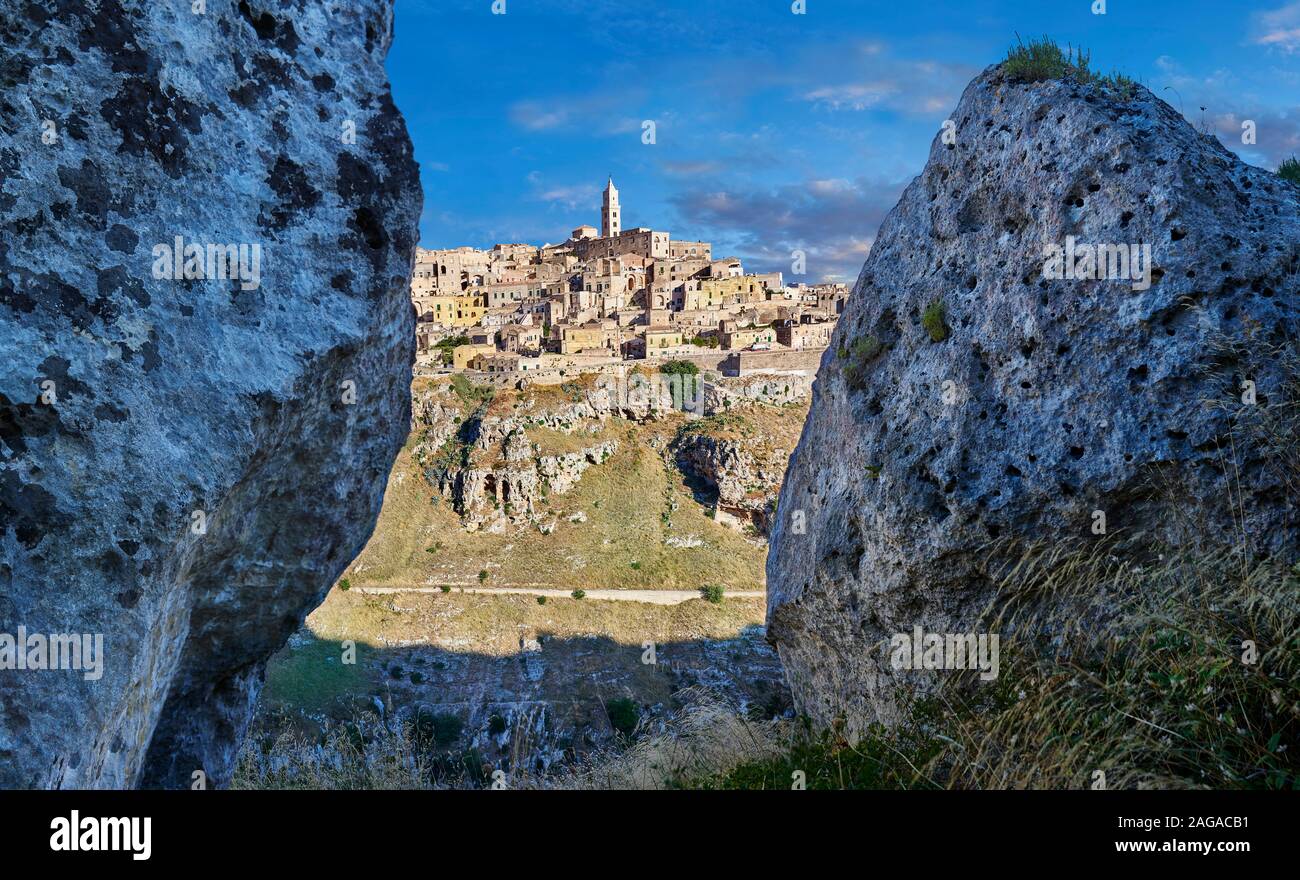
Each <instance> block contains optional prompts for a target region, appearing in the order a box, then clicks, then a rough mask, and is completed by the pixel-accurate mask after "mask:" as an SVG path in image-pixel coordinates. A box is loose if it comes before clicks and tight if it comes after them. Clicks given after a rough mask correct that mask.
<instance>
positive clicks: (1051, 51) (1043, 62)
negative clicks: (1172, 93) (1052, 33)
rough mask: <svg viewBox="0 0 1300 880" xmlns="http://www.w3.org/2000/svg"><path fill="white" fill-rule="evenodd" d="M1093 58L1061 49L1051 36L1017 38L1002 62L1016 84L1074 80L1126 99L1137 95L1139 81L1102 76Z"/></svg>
mask: <svg viewBox="0 0 1300 880" xmlns="http://www.w3.org/2000/svg"><path fill="white" fill-rule="evenodd" d="M1091 63H1092V55H1091V53H1089V52H1088V51H1087V50H1086V49H1083V48H1082V47H1080V48H1079V49H1075V48H1074V47H1072V46H1067V47H1066V48H1065V49H1062V48H1061V47H1060V46H1059V45H1057V44H1056V41H1055V40H1053V39H1052V38H1051V37H1042V38H1040V39H1037V40H1030V41H1029V44H1028V45H1026V44H1025V43H1023V42H1021V41H1020V40H1019V38H1017V41H1016V45H1014V46H1012V47H1011V48H1010V49H1009V50H1008V51H1007V57H1006V58H1005V59H1004V60H1003V62H1002V70H1003V72H1004V73H1005V74H1006V75H1007V76H1008V77H1009V78H1010V79H1011V80H1013V81H1015V82H1024V83H1034V82H1044V81H1046V80H1053V79H1059V80H1064V79H1068V80H1073V81H1074V82H1077V83H1080V84H1083V85H1088V84H1093V85H1098V86H1101V87H1103V88H1106V89H1109V90H1111V91H1113V92H1114V93H1115V94H1116V96H1117V97H1119V98H1121V99H1124V100H1127V99H1129V98H1132V97H1133V96H1134V95H1135V94H1136V93H1137V82H1136V81H1135V80H1133V79H1130V78H1129V77H1127V76H1125V75H1124V74H1122V73H1118V72H1115V73H1110V74H1099V73H1096V72H1095V71H1093V70H1092V69H1090V67H1089V65H1090V64H1091Z"/></svg>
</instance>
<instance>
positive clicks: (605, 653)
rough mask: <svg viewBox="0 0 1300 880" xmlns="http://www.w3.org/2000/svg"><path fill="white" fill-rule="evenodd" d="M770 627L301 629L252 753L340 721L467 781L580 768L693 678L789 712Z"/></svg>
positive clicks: (268, 698) (732, 697)
mask: <svg viewBox="0 0 1300 880" xmlns="http://www.w3.org/2000/svg"><path fill="white" fill-rule="evenodd" d="M764 635H765V634H764V629H763V627H761V626H758V625H750V626H747V627H745V628H744V629H743V630H742V631H741V632H740V633H739V634H738V635H737V636H735V637H733V638H729V639H716V640H715V639H695V640H686V641H674V642H667V643H662V644H657V645H655V646H654V647H653V650H652V649H650V648H649V647H648V646H642V645H635V644H623V643H620V642H618V641H616V640H614V639H612V638H609V637H607V636H558V635H554V634H552V633H548V632H545V631H538V633H537V635H536V637H535V638H534V637H531V636H529V637H525V638H521V639H520V643H519V645H518V646H517V649H516V650H514V651H513V652H508V653H503V654H491V653H485V652H482V651H469V650H465V651H460V650H454V649H449V648H445V647H440V646H435V645H424V644H411V645H391V646H386V647H374V646H372V645H367V644H364V643H360V642H356V643H348V642H344V641H335V640H330V639H320V638H317V637H315V636H314V635H312V634H311V633H310V632H309V631H308V630H307V629H306V628H305V627H304V628H303V629H302V630H301V631H300V632H299V633H298V634H296V635H295V636H294V638H293V639H292V640H291V641H290V644H289V645H288V646H286V648H285V649H284V650H283V651H281V652H280V653H279V654H277V655H276V656H275V657H274V658H273V659H272V661H271V664H270V666H269V668H268V673H267V684H266V688H265V690H264V691H263V694H262V698H261V701H260V703H259V707H258V715H257V718H256V720H255V722H254V724H253V726H252V729H251V730H250V742H249V743H248V745H247V746H246V748H245V752H246V756H245V757H246V758H248V757H249V754H251V755H252V756H253V760H254V761H255V762H257V761H263V762H266V761H273V759H271V758H270V757H269V756H271V755H272V754H273V752H274V749H273V743H274V742H275V741H276V740H277V738H281V739H282V738H284V737H286V736H288V737H289V738H291V739H293V740H294V741H296V742H299V743H307V744H312V743H315V744H316V752H317V753H319V752H321V751H322V748H323V747H324V746H325V744H326V743H328V742H329V741H330V740H331V735H332V734H337V733H338V732H339V731H340V730H341V731H345V732H346V735H347V736H348V737H349V738H350V739H351V740H352V741H354V742H355V743H356V745H357V746H358V748H360V749H362V750H363V751H364V750H365V749H366V747H367V746H368V745H369V744H370V743H371V742H373V741H374V740H375V739H376V737H377V736H382V735H383V734H384V733H385V732H386V733H393V732H397V731H400V732H402V735H413V736H414V737H415V739H416V740H418V741H419V742H420V744H421V748H422V749H423V750H424V751H425V753H426V754H428V755H433V756H435V760H434V762H433V765H434V766H435V768H436V769H435V773H436V772H439V769H440V770H441V771H446V772H447V773H450V774H451V775H452V776H455V777H456V778H457V780H458V782H459V783H460V784H465V783H466V782H468V783H469V784H471V785H476V784H481V783H483V782H484V781H486V780H488V779H489V778H490V774H491V772H492V771H493V770H495V769H500V770H503V771H506V772H510V771H512V770H515V769H520V770H526V771H527V772H529V773H547V772H553V771H556V770H559V769H564V768H573V767H575V766H577V765H579V764H581V763H583V762H584V761H585V760H586V759H587V758H588V757H590V756H591V755H592V754H594V753H596V752H606V751H609V750H611V749H618V748H622V747H624V746H626V745H628V744H630V743H631V742H633V741H635V740H636V739H638V738H640V737H642V736H645V735H647V734H654V733H659V732H662V731H663V730H664V729H665V727H666V724H667V722H668V721H669V720H670V718H671V717H672V715H673V714H674V713H675V712H677V711H678V710H681V709H682V708H683V707H684V705H685V700H684V699H683V692H684V691H687V690H688V689H689V690H692V692H699V691H700V690H703V691H705V692H707V693H708V694H709V695H710V698H711V699H715V700H716V701H717V702H720V703H723V704H725V705H727V706H728V707H730V708H732V709H733V710H734V711H735V712H737V713H738V714H740V715H742V716H744V717H747V718H750V719H754V720H762V719H767V718H772V717H776V716H781V715H785V714H788V713H789V712H790V711H791V701H790V694H789V691H788V689H787V687H786V685H785V682H784V679H783V676H782V672H781V665H780V661H779V659H778V658H777V655H776V652H775V650H774V649H773V648H772V647H771V646H770V645H768V644H767V642H766V641H765V637H764ZM349 652H352V653H351V654H350V653H349ZM345 659H351V660H353V661H354V662H350V663H349V662H345ZM367 761H369V759H368V758H367ZM467 768H469V770H470V772H466V770H467ZM263 769H264V770H266V769H276V768H275V767H272V766H271V765H270V764H267V766H266V767H263ZM433 781H435V782H436V781H437V780H433Z"/></svg>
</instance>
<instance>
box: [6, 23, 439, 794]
mask: <svg viewBox="0 0 1300 880" xmlns="http://www.w3.org/2000/svg"><path fill="white" fill-rule="evenodd" d="M391 31H392V10H391V4H390V3H389V2H388V0H354V2H350V3H345V4H325V3H320V2H315V0H299V2H295V3H281V2H275V0H246V2H239V3H235V2H229V0H209V2H208V3H207V6H206V10H205V11H204V12H203V13H202V14H196V13H194V12H192V11H191V8H190V4H189V3H180V4H171V3H146V2H126V0H104V2H100V3H97V4H90V5H79V4H60V5H59V6H58V11H57V12H52V11H50V9H49V5H48V4H44V5H43V4H23V3H13V2H6V3H0V32H3V33H4V41H5V60H4V80H5V86H4V101H3V102H0V113H3V116H4V125H3V126H0V214H2V215H3V229H4V232H3V235H2V237H0V347H2V348H3V350H4V353H5V354H4V357H3V359H0V634H7V635H14V634H16V633H18V632H20V631H21V630H25V632H26V633H27V634H29V635H31V634H46V635H49V634H83V633H84V634H88V635H90V636H102V645H103V653H102V656H101V657H100V658H99V659H101V660H102V669H98V670H86V671H85V672H84V673H83V672H82V671H78V670H75V669H33V668H30V665H29V666H28V668H26V669H18V670H14V669H13V668H12V666H13V657H12V654H10V656H9V658H8V660H7V661H6V658H5V657H4V644H3V643H4V640H3V638H0V663H5V662H8V663H9V668H7V669H6V671H3V672H2V673H0V786H4V787H65V788H67V787H123V786H132V785H144V786H164V787H179V786H185V787H190V786H191V785H192V784H194V783H195V781H196V780H199V779H205V780H206V784H207V785H209V786H220V785H223V784H225V783H226V782H227V781H228V779H229V774H230V770H231V764H232V760H233V758H234V755H235V752H236V748H237V746H238V743H239V740H240V738H241V736H242V735H243V732H244V730H245V728H246V726H247V723H248V720H249V716H250V714H251V711H252V706H253V704H254V701H255V700H256V698H257V694H258V691H259V689H260V686H261V680H262V676H263V669H264V665H265V661H266V659H267V657H268V656H269V655H270V654H271V653H272V652H274V651H276V650H277V649H278V648H280V646H281V645H283V644H284V642H285V640H286V639H287V638H288V636H289V635H290V633H292V632H293V631H294V630H295V628H296V627H297V626H298V625H299V623H300V622H301V621H302V619H303V617H304V615H305V614H306V613H307V612H308V611H310V610H311V609H312V608H313V607H315V606H316V605H317V604H318V603H319V602H320V600H321V598H322V597H323V596H324V594H325V592H326V590H327V589H328V588H329V586H330V584H331V583H332V582H333V581H334V579H335V578H336V577H337V576H338V574H339V573H340V572H341V571H342V570H343V568H344V566H346V565H347V564H348V563H349V562H350V561H351V560H352V558H353V557H354V556H355V555H356V553H357V552H358V551H359V550H360V549H361V547H362V546H363V544H364V543H365V541H366V539H367V537H368V536H369V535H370V532H371V530H372V528H373V526H374V523H375V519H376V516H377V515H378V512H379V507H380V501H381V498H382V492H383V488H384V483H385V478H386V477H387V475H388V471H389V468H390V466H391V464H392V461H393V458H394V456H395V455H396V453H397V451H398V449H399V448H400V445H401V443H402V441H403V438H404V436H405V434H406V427H407V423H408V420H409V406H410V395H409V390H408V382H409V376H410V365H411V363H412V361H413V359H414V344H413V340H414V333H413V329H414V328H413V315H412V309H411V305H410V301H409V298H408V294H407V285H408V280H409V274H410V267H411V258H412V252H413V249H414V246H415V243H416V223H417V220H418V217H419V213H420V203H421V196H420V191H419V185H418V180H417V169H416V166H415V163H414V162H413V160H412V151H411V144H410V142H409V140H408V138H407V135H406V130H405V127H404V125H403V123H402V120H401V118H400V116H399V115H398V113H397V111H396V109H395V108H394V106H393V103H392V100H391V97H390V95H389V89H388V85H387V82H386V78H385V74H384V69H383V63H384V56H385V53H386V51H387V49H388V45H389V41H390V38H391ZM91 644H93V639H92V640H91ZM65 659H67V658H65ZM88 660H89V658H88V657H87V656H85V655H83V657H82V658H81V661H82V663H83V664H85V663H87V662H88Z"/></svg>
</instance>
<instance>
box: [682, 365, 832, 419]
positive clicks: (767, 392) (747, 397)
mask: <svg viewBox="0 0 1300 880" xmlns="http://www.w3.org/2000/svg"><path fill="white" fill-rule="evenodd" d="M812 384H813V379H812V376H811V375H809V374H808V373H755V374H753V375H750V376H740V377H735V376H728V377H722V378H718V379H711V380H708V381H706V382H705V383H704V393H703V409H704V415H706V416H711V415H714V414H716V413H720V412H726V411H727V410H729V409H731V408H732V407H736V406H744V405H745V404H748V403H754V402H758V403H765V404H768V405H769V406H784V405H787V404H796V403H802V402H803V401H805V400H807V399H808V396H809V395H810V394H811V393H812Z"/></svg>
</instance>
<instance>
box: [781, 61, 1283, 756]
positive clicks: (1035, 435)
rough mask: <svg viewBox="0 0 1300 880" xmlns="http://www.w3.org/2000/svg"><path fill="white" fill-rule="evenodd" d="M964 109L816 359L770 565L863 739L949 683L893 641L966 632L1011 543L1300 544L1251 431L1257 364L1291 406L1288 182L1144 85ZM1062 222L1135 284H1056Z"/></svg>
mask: <svg viewBox="0 0 1300 880" xmlns="http://www.w3.org/2000/svg"><path fill="white" fill-rule="evenodd" d="M952 119H953V120H954V122H955V123H956V142H955V143H954V144H951V145H949V144H946V143H944V140H943V138H942V137H941V136H936V138H935V141H934V143H933V145H932V148H931V151H930V156H929V161H928V163H927V165H926V167H925V170H924V172H923V173H922V174H921V175H920V176H919V177H918V178H917V179H916V180H915V181H913V182H912V183H911V185H910V186H908V188H907V189H906V191H905V192H904V194H903V196H902V198H901V200H900V201H899V203H898V205H897V206H896V207H895V208H894V209H893V211H892V212H891V213H890V214H889V216H888V217H887V218H886V220H885V221H884V223H883V224H882V226H881V228H880V230H879V233H878V236H877V239H876V241H875V244H874V246H873V248H872V251H871V254H870V256H869V258H868V259H867V261H866V264H865V265H864V266H863V269H862V272H861V274H860V276H859V278H858V281H857V284H856V285H855V287H854V290H853V292H852V294H851V297H850V299H849V302H848V303H847V309H846V311H845V314H844V316H843V319H842V320H841V322H840V324H839V326H838V328H837V330H836V336H835V339H834V342H833V345H832V347H831V348H830V349H829V350H828V351H827V353H826V355H825V356H824V358H823V361H822V364H821V368H820V371H819V374H818V378H817V382H816V386H815V390H814V396H813V403H812V409H811V413H810V415H809V419H808V422H807V425H806V427H805V429H804V432H803V435H802V438H801V440H800V443H799V445H798V447H797V449H796V451H795V453H794V455H793V457H792V462H791V466H790V469H789V471H788V473H787V475H786V480H785V483H784V485H783V489H782V492H781V497H780V502H779V514H778V516H777V521H776V524H775V526H774V530H773V533H772V544H771V551H770V554H769V557H768V564H767V580H768V589H769V599H768V624H769V633H770V638H772V640H773V641H774V642H775V643H776V645H777V646H778V648H779V651H780V654H781V658H782V661H783V663H784V665H785V668H786V671H787V674H788V676H789V679H790V682H791V685H792V689H793V691H794V694H795V698H796V701H797V702H798V704H799V706H800V708H801V709H802V710H803V711H806V712H808V713H809V714H810V715H811V716H812V717H813V718H814V719H816V720H817V721H819V722H820V723H822V724H832V723H834V722H836V721H837V720H840V721H842V722H843V723H844V726H845V727H844V729H845V731H846V733H847V734H848V735H850V736H858V735H860V734H861V732H862V730H863V728H864V726H865V725H867V724H869V723H871V722H873V721H882V722H884V723H887V724H889V723H895V722H897V721H898V720H899V718H900V699H899V697H900V695H901V693H903V692H905V693H906V694H907V695H909V696H910V695H912V694H916V693H918V692H921V693H924V692H926V691H929V690H932V689H933V687H934V686H935V685H936V683H937V681H938V676H939V675H942V674H943V673H941V672H940V673H926V674H924V675H922V674H917V673H913V672H910V671H909V672H907V673H906V678H904V677H903V675H901V674H900V675H896V674H895V670H893V669H892V668H891V667H892V664H891V663H890V662H889V651H888V647H889V642H890V638H891V636H892V635H894V634H897V633H911V632H912V631H913V627H914V626H915V625H918V624H919V625H921V626H922V627H923V628H924V631H926V632H934V633H965V632H971V631H972V629H971V627H972V626H973V625H974V621H975V620H976V618H977V615H978V614H979V612H980V611H981V609H982V608H983V607H984V606H985V604H986V603H987V602H988V601H989V599H990V598H991V592H992V590H993V589H994V587H993V586H992V585H993V583H994V582H995V579H994V577H993V576H992V575H993V573H996V572H997V571H999V570H1000V565H1001V564H1002V563H1005V562H1007V561H1009V560H1010V559H1011V558H1014V556H1015V554H1016V553H1018V552H1019V550H1020V549H1023V545H1024V543H1025V541H1026V540H1031V539H1038V540H1040V541H1043V542H1047V543H1048V544H1049V545H1052V546H1058V547H1059V546H1065V545H1067V544H1072V543H1077V544H1079V545H1080V546H1082V547H1087V546H1088V544H1089V542H1092V541H1096V540H1100V538H1099V537H1098V536H1097V535H1094V534H1093V530H1092V526H1093V524H1094V523H1095V522H1096V519H1095V518H1094V516H1093V512H1094V511H1098V510H1100V511H1103V512H1104V513H1105V516H1106V518H1107V536H1109V537H1108V540H1115V541H1116V542H1117V544H1116V547H1117V552H1120V551H1121V550H1123V551H1124V552H1130V553H1133V554H1136V555H1137V556H1138V558H1140V553H1141V552H1142V551H1143V550H1144V549H1145V550H1146V551H1147V552H1151V551H1154V550H1156V549H1158V548H1160V547H1162V546H1164V547H1170V548H1188V547H1191V548H1200V547H1213V546H1215V545H1223V546H1227V545H1238V544H1242V543H1244V544H1245V545H1246V547H1247V549H1248V550H1249V551H1250V552H1254V553H1259V554H1273V555H1277V554H1281V555H1283V556H1288V557H1289V558H1291V559H1294V556H1295V554H1296V552H1297V547H1298V546H1300V541H1297V538H1300V526H1298V519H1297V517H1298V512H1297V510H1296V509H1295V506H1294V504H1293V500H1294V499H1293V498H1292V497H1291V495H1290V494H1289V493H1288V492H1287V491H1286V486H1285V484H1284V482H1283V476H1282V474H1281V473H1280V471H1279V469H1278V468H1276V467H1274V466H1273V465H1272V464H1271V463H1270V461H1271V459H1270V454H1269V452H1268V450H1267V448H1266V447H1265V445H1264V444H1262V443H1259V442H1254V441H1252V435H1251V433H1250V432H1249V431H1246V430H1240V429H1242V428H1243V427H1245V426H1246V424H1247V423H1249V422H1250V421H1252V419H1253V418H1254V417H1255V415H1256V414H1258V413H1260V412H1263V410H1261V409H1254V410H1252V409H1251V405H1249V404H1246V403H1244V402H1243V394H1244V390H1245V389H1244V388H1243V383H1244V382H1246V381H1247V380H1249V381H1253V382H1254V383H1255V385H1256V389H1257V394H1258V401H1257V404H1255V405H1256V406H1258V407H1268V406H1280V405H1285V404H1286V403H1287V394H1288V392H1287V390H1286V379H1285V373H1286V368H1285V360H1286V357H1285V354H1284V350H1285V349H1286V348H1287V347H1291V350H1292V352H1293V355H1292V356H1294V342H1295V340H1296V338H1297V336H1298V335H1300V332H1298V331H1300V294H1298V289H1300V188H1297V187H1295V186H1294V185H1291V184H1289V183H1287V182H1285V181H1283V180H1282V179H1280V178H1279V177H1277V176H1276V175H1274V174H1272V173H1270V172H1268V171H1266V170H1263V169H1260V168H1255V167H1251V166H1249V165H1246V164H1243V163H1242V162H1241V161H1239V160H1238V159H1237V158H1236V157H1235V156H1234V155H1232V154H1231V153H1229V152H1228V151H1227V150H1226V149H1224V148H1223V147H1222V146H1221V145H1220V144H1219V143H1218V142H1217V141H1215V140H1214V139H1213V138H1212V137H1209V136H1206V135H1202V134H1200V133H1198V132H1197V131H1195V130H1194V129H1193V128H1192V126H1190V125H1189V124H1188V123H1187V122H1186V121H1185V120H1184V119H1183V118H1182V117H1181V116H1179V114H1178V113H1176V112H1175V111H1174V110H1173V109H1172V108H1170V107H1169V106H1168V105H1166V104H1165V103H1164V102H1162V101H1160V100H1159V99H1157V98H1156V97H1155V96H1154V95H1152V94H1151V93H1150V92H1148V91H1147V90H1145V89H1142V88H1140V87H1139V88H1138V89H1137V90H1136V94H1135V96H1133V97H1131V98H1129V99H1127V100H1126V99H1124V98H1123V97H1122V96H1120V95H1117V94H1116V93H1114V92H1113V91H1109V90H1107V89H1104V88H1103V87H1100V86H1095V85H1094V86H1082V85H1077V84H1072V83H1069V82H1064V81H1051V82H1042V83H1037V84H1032V85H1027V84H1017V83H1012V82H1009V81H1007V80H1005V79H1004V77H1003V75H1002V73H1001V72H1000V70H999V69H998V68H990V69H989V70H987V71H985V72H984V73H983V74H982V75H980V76H979V77H977V78H976V79H975V80H974V81H973V82H972V83H971V84H970V85H969V86H968V87H967V89H966V91H965V93H964V95H963V97H962V99H961V102H960V104H959V106H958V107H957V109H956V111H955V112H954V113H953V114H952ZM1068 236H1074V237H1075V238H1076V240H1077V242H1078V243H1080V244H1093V245H1096V244H1121V243H1125V244H1127V243H1134V244H1141V243H1148V244H1150V246H1151V253H1152V258H1153V261H1154V267H1155V270H1154V272H1153V273H1152V278H1151V282H1152V283H1151V284H1150V287H1149V288H1147V289H1135V288H1134V285H1133V284H1132V283H1131V282H1130V281H1127V280H1114V279H1112V280H1066V279H1059V280H1058V279H1048V278H1045V277H1044V264H1045V253H1046V251H1045V247H1046V246H1047V245H1050V244H1056V245H1058V246H1061V247H1064V246H1065V245H1066V240H1067V237H1068ZM1139 286H1141V282H1140V280H1139ZM935 300H940V301H941V302H942V303H943V310H944V320H943V322H942V324H940V323H935V322H932V324H933V326H934V328H935V330H936V331H937V332H936V334H935V335H937V336H940V337H943V336H944V325H946V328H947V335H946V338H942V341H934V340H933V338H932V336H931V334H930V333H929V332H927V329H926V327H925V326H924V325H923V316H924V313H925V311H926V309H927V307H929V306H930V305H931V304H932V303H933V302H934V301H935ZM1279 349H1282V350H1281V351H1280V350H1279ZM1291 402H1292V403H1294V401H1291ZM1126 535H1127V536H1130V540H1129V541H1128V543H1127V544H1126V543H1125V540H1124V537H1125V536H1126ZM1017 539H1020V540H1017ZM1134 539H1135V540H1134ZM1017 545H1019V546H1017ZM900 689H902V690H901V691H900Z"/></svg>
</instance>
